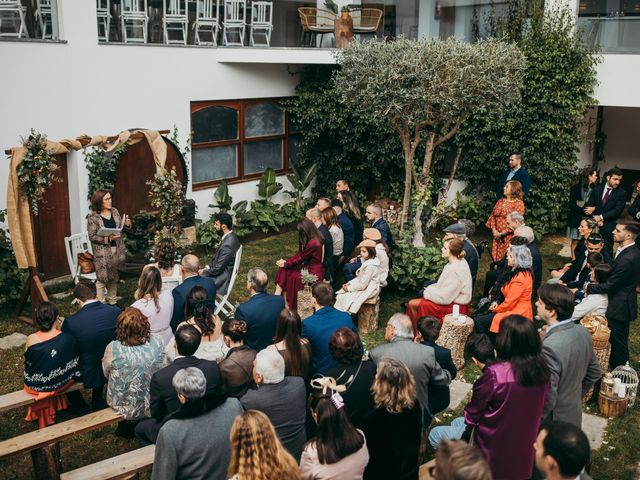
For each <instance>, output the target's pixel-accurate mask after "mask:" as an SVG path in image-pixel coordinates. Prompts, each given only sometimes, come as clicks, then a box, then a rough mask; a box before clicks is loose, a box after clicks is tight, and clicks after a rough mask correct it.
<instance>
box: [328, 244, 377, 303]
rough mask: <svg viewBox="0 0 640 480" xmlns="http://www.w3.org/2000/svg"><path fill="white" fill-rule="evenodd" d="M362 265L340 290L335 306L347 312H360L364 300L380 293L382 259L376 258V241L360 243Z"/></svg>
mask: <svg viewBox="0 0 640 480" xmlns="http://www.w3.org/2000/svg"><path fill="white" fill-rule="evenodd" d="M358 249H359V251H360V258H361V260H362V265H360V268H359V269H358V270H357V271H356V277H355V278H354V279H353V280H351V281H350V282H348V283H345V284H344V285H343V286H342V289H340V290H338V292H337V293H338V294H337V296H336V303H335V305H334V307H335V308H336V309H338V310H342V311H343V312H347V313H358V310H360V307H361V306H362V304H363V303H364V302H366V301H367V300H369V299H370V298H375V297H376V296H377V295H379V294H380V275H381V270H380V260H378V259H377V258H376V242H374V241H373V240H363V241H362V242H360V244H359V245H358Z"/></svg>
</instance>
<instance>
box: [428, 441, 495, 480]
mask: <svg viewBox="0 0 640 480" xmlns="http://www.w3.org/2000/svg"><path fill="white" fill-rule="evenodd" d="M428 473H429V475H430V477H431V479H438V480H460V479H464V480H491V479H492V477H491V470H490V469H489V465H488V464H487V461H486V460H485V458H484V457H483V456H482V453H480V451H479V450H478V449H477V448H476V447H474V446H473V445H469V444H468V443H466V442H463V441H461V440H445V441H443V442H442V444H441V445H440V448H438V450H437V451H436V457H435V459H434V464H433V466H432V467H430V468H429V470H428ZM427 480H429V479H427Z"/></svg>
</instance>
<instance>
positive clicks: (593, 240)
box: [587, 236, 604, 244]
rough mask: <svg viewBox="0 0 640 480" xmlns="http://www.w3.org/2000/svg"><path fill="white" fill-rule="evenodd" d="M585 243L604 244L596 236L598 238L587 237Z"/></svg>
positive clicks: (600, 238)
mask: <svg viewBox="0 0 640 480" xmlns="http://www.w3.org/2000/svg"><path fill="white" fill-rule="evenodd" d="M587 242H589V243H595V244H600V243H602V242H604V239H603V238H602V237H600V236H598V237H593V236H589V237H587Z"/></svg>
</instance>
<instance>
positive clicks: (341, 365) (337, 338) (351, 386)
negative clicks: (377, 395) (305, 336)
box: [327, 327, 376, 428]
mask: <svg viewBox="0 0 640 480" xmlns="http://www.w3.org/2000/svg"><path fill="white" fill-rule="evenodd" d="M362 351H363V348H362V342H361V341H360V338H359V337H358V335H356V334H355V333H353V332H352V331H351V330H349V329H348V328H346V327H342V328H339V329H338V330H336V331H335V332H334V333H333V335H331V338H330V339H329V352H330V353H331V356H332V357H333V358H334V360H335V361H336V365H335V366H333V367H331V368H330V369H329V370H328V371H327V377H331V378H334V379H335V381H336V384H337V385H342V386H344V388H345V389H344V390H343V391H342V392H340V395H342V398H343V400H344V407H345V409H346V411H347V415H348V416H349V420H351V423H352V424H353V426H354V427H356V428H363V427H364V425H365V422H366V420H367V418H368V417H369V415H371V413H373V410H374V408H375V407H374V404H373V393H372V391H371V386H372V385H373V380H374V378H375V376H376V364H375V363H373V361H372V360H370V359H369V358H366V359H365V358H363V355H362Z"/></svg>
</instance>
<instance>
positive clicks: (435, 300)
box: [407, 238, 473, 332]
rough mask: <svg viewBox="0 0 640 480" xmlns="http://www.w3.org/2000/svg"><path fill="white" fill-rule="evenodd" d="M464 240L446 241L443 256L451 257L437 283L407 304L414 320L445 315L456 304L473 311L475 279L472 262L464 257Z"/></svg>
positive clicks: (463, 311) (465, 310)
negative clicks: (472, 274) (472, 296)
mask: <svg viewBox="0 0 640 480" xmlns="http://www.w3.org/2000/svg"><path fill="white" fill-rule="evenodd" d="M464 256H465V253H464V241H463V240H461V239H460V238H452V239H451V240H449V241H446V242H444V243H443V245H442V258H444V259H445V260H447V264H446V265H445V266H444V269H443V270H442V273H441V274H440V276H439V277H438V281H437V282H436V283H432V284H431V285H429V286H428V287H427V288H425V289H424V292H423V294H422V296H423V298H415V299H413V300H410V301H409V303H408V304H407V315H409V317H410V318H411V321H412V322H413V329H414V332H417V329H416V322H417V321H418V318H420V317H425V316H429V317H436V318H437V319H438V320H440V321H442V319H443V318H444V317H445V316H446V315H447V314H449V313H451V312H452V311H453V306H454V305H459V306H460V312H461V313H463V314H465V315H466V314H468V313H469V303H471V295H472V292H473V280H472V279H471V270H469V264H468V263H467V261H466V260H465V259H464Z"/></svg>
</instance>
